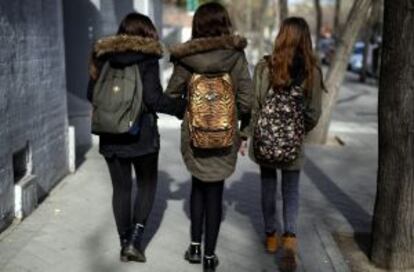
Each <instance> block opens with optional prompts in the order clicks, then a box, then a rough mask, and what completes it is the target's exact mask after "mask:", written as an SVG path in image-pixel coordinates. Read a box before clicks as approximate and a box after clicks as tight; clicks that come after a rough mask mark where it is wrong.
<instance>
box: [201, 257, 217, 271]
mask: <svg viewBox="0 0 414 272" xmlns="http://www.w3.org/2000/svg"><path fill="white" fill-rule="evenodd" d="M218 265H219V260H218V258H217V256H216V255H213V256H211V257H206V256H204V258H203V271H204V272H215V271H216V267H217V266H218Z"/></svg>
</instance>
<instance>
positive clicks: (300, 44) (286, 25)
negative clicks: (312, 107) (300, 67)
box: [270, 17, 316, 90]
mask: <svg viewBox="0 0 414 272" xmlns="http://www.w3.org/2000/svg"><path fill="white" fill-rule="evenodd" d="M295 55H299V56H301V57H303V60H304V72H305V77H306V79H305V85H306V89H307V90H311V88H312V86H313V80H314V75H313V69H314V68H315V67H316V60H315V57H314V54H313V49H312V39H311V34H310V30H309V25H308V23H307V22H306V21H305V19H303V18H300V17H290V18H287V19H285V20H284V21H283V23H282V26H281V28H280V31H279V34H278V35H277V37H276V40H275V45H274V49H273V54H272V57H271V63H270V70H271V72H272V76H271V79H272V85H273V87H274V88H280V87H284V86H287V85H288V84H289V82H290V81H291V78H290V77H291V75H290V68H291V67H292V65H293V59H294V58H295Z"/></svg>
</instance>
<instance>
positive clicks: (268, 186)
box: [260, 166, 300, 234]
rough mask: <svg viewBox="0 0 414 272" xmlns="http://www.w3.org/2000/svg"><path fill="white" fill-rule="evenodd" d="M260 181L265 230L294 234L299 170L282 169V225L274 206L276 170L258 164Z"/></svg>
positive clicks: (297, 209) (297, 207)
mask: <svg viewBox="0 0 414 272" xmlns="http://www.w3.org/2000/svg"><path fill="white" fill-rule="evenodd" d="M260 176H261V182H262V190H261V191H262V212H263V218H264V224H265V232H266V233H267V234H271V233H274V232H277V233H282V232H283V233H287V232H289V233H293V234H296V225H297V218H298V212H299V176H300V171H299V170H297V171H288V170H282V199H283V226H284V229H282V227H281V224H280V222H279V220H278V212H277V208H276V195H277V172H276V169H274V168H268V167H264V166H260Z"/></svg>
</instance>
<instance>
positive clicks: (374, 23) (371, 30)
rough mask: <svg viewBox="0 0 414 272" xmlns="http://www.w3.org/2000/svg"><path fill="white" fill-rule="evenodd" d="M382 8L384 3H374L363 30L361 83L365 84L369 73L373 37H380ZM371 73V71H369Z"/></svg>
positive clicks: (380, 1) (379, 0) (381, 0)
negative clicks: (363, 45)
mask: <svg viewBox="0 0 414 272" xmlns="http://www.w3.org/2000/svg"><path fill="white" fill-rule="evenodd" d="M383 6H384V1H383V0H378V1H376V2H375V3H374V5H373V6H372V9H371V12H370V13H371V14H370V16H369V20H368V23H367V24H366V27H365V30H364V44H365V47H364V53H363V61H362V69H361V71H360V73H359V80H360V81H361V82H365V81H366V80H367V76H368V72H369V63H368V59H369V57H370V56H369V55H370V54H372V52H371V51H370V48H371V44H372V42H373V41H374V39H375V37H377V36H378V35H380V32H381V29H380V28H381V25H382V23H381V22H382V17H383ZM371 72H373V71H371Z"/></svg>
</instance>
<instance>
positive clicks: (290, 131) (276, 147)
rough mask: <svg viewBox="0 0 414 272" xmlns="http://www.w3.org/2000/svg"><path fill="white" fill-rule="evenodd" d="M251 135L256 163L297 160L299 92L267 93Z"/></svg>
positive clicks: (300, 118)
mask: <svg viewBox="0 0 414 272" xmlns="http://www.w3.org/2000/svg"><path fill="white" fill-rule="evenodd" d="M253 133H254V134H253V151H254V156H255V158H256V160H257V161H258V162H259V163H264V164H275V163H289V162H292V161H294V160H295V159H296V158H298V156H299V155H300V151H301V147H302V144H303V140H304V137H305V124H304V93H303V88H302V87H300V86H291V87H288V88H281V89H277V90H273V89H270V90H269V91H268V93H267V95H266V97H265V99H264V103H263V105H262V108H261V109H260V111H259V115H258V119H257V122H256V124H255V128H254V132H253Z"/></svg>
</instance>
